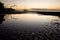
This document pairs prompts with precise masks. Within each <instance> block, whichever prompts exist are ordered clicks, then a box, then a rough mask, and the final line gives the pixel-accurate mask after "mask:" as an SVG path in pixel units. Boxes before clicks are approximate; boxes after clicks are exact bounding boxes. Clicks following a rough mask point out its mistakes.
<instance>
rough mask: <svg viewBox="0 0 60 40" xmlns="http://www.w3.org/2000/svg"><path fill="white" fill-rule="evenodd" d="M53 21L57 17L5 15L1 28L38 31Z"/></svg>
mask: <svg viewBox="0 0 60 40" xmlns="http://www.w3.org/2000/svg"><path fill="white" fill-rule="evenodd" d="M55 19H58V17H57V16H49V15H48V16H47V15H38V14H11V15H8V14H7V15H6V16H5V21H4V22H3V23H2V26H4V27H8V28H12V29H13V28H15V29H19V30H20V29H23V30H40V29H42V28H43V26H44V25H49V23H50V22H51V21H52V20H55Z"/></svg>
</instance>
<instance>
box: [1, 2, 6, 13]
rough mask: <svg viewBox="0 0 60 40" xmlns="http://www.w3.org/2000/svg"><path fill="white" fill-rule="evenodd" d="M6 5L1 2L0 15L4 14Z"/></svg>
mask: <svg viewBox="0 0 60 40" xmlns="http://www.w3.org/2000/svg"><path fill="white" fill-rule="evenodd" d="M4 10H5V8H4V4H3V3H1V2H0V13H2V12H4Z"/></svg>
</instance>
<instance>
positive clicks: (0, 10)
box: [0, 2, 15, 13]
mask: <svg viewBox="0 0 60 40" xmlns="http://www.w3.org/2000/svg"><path fill="white" fill-rule="evenodd" d="M12 11H15V10H14V9H12V8H4V3H2V2H0V13H11V12H12Z"/></svg>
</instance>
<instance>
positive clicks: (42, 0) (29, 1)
mask: <svg viewBox="0 0 60 40" xmlns="http://www.w3.org/2000/svg"><path fill="white" fill-rule="evenodd" d="M0 2H2V3H4V4H5V7H10V6H11V5H16V6H14V7H13V8H14V9H29V8H46V9H60V0H0Z"/></svg>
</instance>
